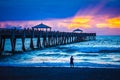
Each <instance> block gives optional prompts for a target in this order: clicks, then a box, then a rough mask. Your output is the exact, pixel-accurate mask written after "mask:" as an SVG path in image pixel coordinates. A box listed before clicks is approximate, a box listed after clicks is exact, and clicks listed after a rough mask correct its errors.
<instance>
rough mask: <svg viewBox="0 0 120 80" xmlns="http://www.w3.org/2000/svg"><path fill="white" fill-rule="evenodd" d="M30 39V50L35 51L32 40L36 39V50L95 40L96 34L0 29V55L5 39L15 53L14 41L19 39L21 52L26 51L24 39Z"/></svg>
mask: <svg viewBox="0 0 120 80" xmlns="http://www.w3.org/2000/svg"><path fill="white" fill-rule="evenodd" d="M46 29H47V28H46ZM26 38H30V48H31V49H32V50H34V49H35V47H34V42H33V38H37V45H36V46H37V48H38V49H41V48H48V47H53V46H57V45H65V44H70V43H77V42H81V41H88V40H95V38H96V33H73V32H59V31H51V29H50V31H47V30H46V31H41V30H40V29H34V28H32V29H20V30H17V29H0V53H2V52H3V51H4V46H5V41H6V39H10V42H11V44H10V45H11V48H12V50H11V51H12V52H13V53H14V52H15V47H16V40H17V39H21V42H22V50H23V51H26V47H25V39H26Z"/></svg>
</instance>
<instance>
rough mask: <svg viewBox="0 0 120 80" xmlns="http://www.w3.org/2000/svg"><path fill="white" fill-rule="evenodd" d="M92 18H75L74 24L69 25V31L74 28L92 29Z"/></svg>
mask: <svg viewBox="0 0 120 80" xmlns="http://www.w3.org/2000/svg"><path fill="white" fill-rule="evenodd" d="M91 18H92V17H91V16H78V17H75V18H73V20H72V22H71V23H70V24H69V25H68V28H69V29H72V28H90V27H91V26H90V22H91Z"/></svg>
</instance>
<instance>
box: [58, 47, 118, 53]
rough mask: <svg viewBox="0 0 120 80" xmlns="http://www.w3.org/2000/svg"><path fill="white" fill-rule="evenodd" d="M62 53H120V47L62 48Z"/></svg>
mask: <svg viewBox="0 0 120 80" xmlns="http://www.w3.org/2000/svg"><path fill="white" fill-rule="evenodd" d="M57 49H61V51H62V52H66V53H74V52H83V53H120V48H119V47H76V46H73V47H68V46H67V47H60V48H57Z"/></svg>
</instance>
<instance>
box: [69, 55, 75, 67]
mask: <svg viewBox="0 0 120 80" xmlns="http://www.w3.org/2000/svg"><path fill="white" fill-rule="evenodd" d="M70 67H74V58H73V56H71V57H70Z"/></svg>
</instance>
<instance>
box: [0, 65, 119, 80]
mask: <svg viewBox="0 0 120 80" xmlns="http://www.w3.org/2000/svg"><path fill="white" fill-rule="evenodd" d="M119 74H120V69H116V68H115V69H112V68H79V67H74V68H70V67H7V66H6V67H5V66H4V67H2V66H0V79H3V80H120V76H119Z"/></svg>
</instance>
